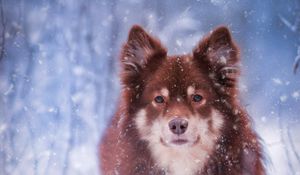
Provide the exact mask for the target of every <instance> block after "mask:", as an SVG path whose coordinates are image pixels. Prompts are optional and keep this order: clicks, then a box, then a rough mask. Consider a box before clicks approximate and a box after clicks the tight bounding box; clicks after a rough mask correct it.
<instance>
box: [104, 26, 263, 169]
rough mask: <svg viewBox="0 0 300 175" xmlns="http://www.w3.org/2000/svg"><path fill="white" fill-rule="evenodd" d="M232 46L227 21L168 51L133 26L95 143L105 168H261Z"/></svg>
mask: <svg viewBox="0 0 300 175" xmlns="http://www.w3.org/2000/svg"><path fill="white" fill-rule="evenodd" d="M238 62H239V50H238V48H237V47H236V45H235V43H234V42H233V40H232V38H231V35H230V32H229V31H228V29H227V28H226V27H219V28H217V29H216V30H214V31H213V32H212V33H211V34H209V35H208V36H207V37H206V38H204V39H203V40H202V41H201V42H200V43H199V44H198V45H197V47H196V48H195V49H194V51H193V53H192V54H190V55H176V56H168V55H167V50H166V49H165V48H164V47H163V46H162V45H161V43H160V42H159V41H158V40H157V39H155V38H153V37H151V36H150V35H149V34H147V33H146V32H145V31H144V30H143V29H142V28H141V27H139V26H133V27H132V29H131V30H130V33H129V37H128V41H127V43H126V44H125V45H124V47H123V51H122V56H121V65H122V72H121V80H122V85H123V86H124V87H123V89H122V97H121V100H120V103H119V107H118V111H117V113H116V115H115V116H114V118H113V119H112V121H111V124H110V125H109V127H108V128H107V132H106V133H105V135H104V137H103V139H102V142H101V145H100V160H101V161H100V164H101V171H102V173H103V174H104V175H118V174H121V175H133V174H136V175H141V174H153V175H154V174H172V175H196V174H199V175H206V174H207V175H208V174H209V175H241V174H243V175H263V174H265V171H264V167H263V163H262V153H261V152H262V151H261V146H260V144H259V141H258V139H257V136H256V134H255V133H254V132H253V131H252V129H251V123H250V121H249V116H248V115H247V113H246V111H245V110H244V109H243V108H242V107H241V105H240V104H239V100H238V97H237V95H238V94H237V78H238V76H239V68H238V65H237V64H238Z"/></svg>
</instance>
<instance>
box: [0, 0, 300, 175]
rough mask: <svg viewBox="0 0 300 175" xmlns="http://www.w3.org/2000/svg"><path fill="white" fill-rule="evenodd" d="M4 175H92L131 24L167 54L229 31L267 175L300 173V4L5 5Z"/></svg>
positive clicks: (0, 2) (22, 1)
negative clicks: (297, 66) (299, 61)
mask: <svg viewBox="0 0 300 175" xmlns="http://www.w3.org/2000/svg"><path fill="white" fill-rule="evenodd" d="M0 6H1V9H0V10H1V13H0V174H1V175H20V174H26V175H31V174H32V175H48V174H49V175H60V174H62V175H65V174H72V175H81V174H82V175H86V174H89V175H96V174H98V172H99V170H98V157H97V144H98V143H99V139H100V137H101V134H102V133H103V130H104V129H105V127H106V125H107V122H108V121H109V119H110V117H111V115H112V114H113V112H114V110H115V105H116V104H115V103H116V101H117V100H118V98H119V97H118V95H119V91H120V84H119V79H118V71H119V62H118V57H119V52H120V48H121V45H122V43H123V42H124V41H125V40H126V38H127V34H128V30H129V29H130V27H131V26H132V25H133V24H140V25H142V26H143V27H145V29H146V30H147V31H149V32H151V33H152V34H153V35H154V36H157V37H159V38H160V39H161V41H162V42H163V43H164V45H165V46H166V47H167V48H168V50H169V52H168V54H170V55H171V54H182V53H188V52H191V50H192V48H193V47H194V46H195V44H196V43H197V42H198V41H199V40H200V39H201V38H202V37H203V36H204V35H205V34H207V33H208V32H209V31H211V30H212V29H213V28H215V27H216V26H219V25H226V26H228V27H229V28H230V30H231V31H232V34H233V37H234V39H235V40H236V42H237V43H238V45H239V46H240V48H241V56H242V76H241V79H240V91H241V101H242V103H243V104H244V105H245V106H246V107H247V110H248V112H249V113H250V115H251V116H252V118H253V122H254V127H255V129H256V131H257V132H258V133H259V135H260V136H261V138H262V141H263V144H264V149H265V153H266V159H267V169H268V172H269V174H272V175H274V174H275V175H276V174H278V175H282V174H300V157H299V154H300V135H299V132H300V128H299V125H300V122H299V117H300V70H298V73H296V74H294V73H293V64H294V60H295V58H296V57H297V50H298V57H300V13H299V11H300V8H299V7H300V2H299V0H276V1H275V0H266V1H261V0H248V1H244V0H231V1H223V0H193V1H183V0H176V1H175V0H165V1H160V0H152V1H146V0H141V1H139V0H51V1H50V0H49V1H46V0H0Z"/></svg>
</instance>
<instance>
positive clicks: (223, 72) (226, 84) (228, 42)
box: [193, 27, 239, 90]
mask: <svg viewBox="0 0 300 175" xmlns="http://www.w3.org/2000/svg"><path fill="white" fill-rule="evenodd" d="M193 55H194V58H196V59H197V61H198V62H199V66H202V68H203V69H207V70H208V72H209V75H210V78H212V80H213V82H214V84H215V85H216V86H219V87H221V89H222V90H226V89H225V88H232V87H235V85H236V80H237V78H238V75H239V67H238V62H239V50H238V48H237V46H236V45H235V44H234V42H233V40H232V37H231V34H230V32H229V30H228V28H226V27H218V28H217V29H215V30H214V31H213V32H211V34H210V35H208V36H207V37H205V38H204V39H203V40H202V41H200V42H199V44H198V46H197V47H196V48H195V49H194V51H193Z"/></svg>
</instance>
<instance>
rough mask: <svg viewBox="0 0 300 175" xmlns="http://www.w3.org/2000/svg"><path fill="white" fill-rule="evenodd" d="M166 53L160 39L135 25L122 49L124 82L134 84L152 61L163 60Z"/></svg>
mask: <svg viewBox="0 0 300 175" xmlns="http://www.w3.org/2000/svg"><path fill="white" fill-rule="evenodd" d="M166 54H167V51H166V49H165V48H164V47H163V46H162V45H161V43H160V41H159V40H157V39H155V38H153V37H151V36H150V35H149V34H148V33H147V32H145V31H144V29H143V28H142V27H140V26H138V25H134V26H133V27H132V28H131V29H130V32H129V36H128V40H127V42H126V43H125V45H124V46H123V50H122V56H121V64H122V66H123V70H122V81H123V83H124V84H125V85H128V86H130V85H131V84H133V82H134V81H137V80H138V77H139V75H140V74H141V72H142V71H143V70H145V69H147V67H149V66H150V63H151V62H156V61H159V60H162V58H164V57H166ZM152 67H153V66H152Z"/></svg>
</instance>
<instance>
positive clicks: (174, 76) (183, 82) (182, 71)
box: [152, 55, 207, 94]
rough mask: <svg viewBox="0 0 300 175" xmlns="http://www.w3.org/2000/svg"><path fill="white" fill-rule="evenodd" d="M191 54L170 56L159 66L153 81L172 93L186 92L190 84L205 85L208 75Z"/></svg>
mask: <svg viewBox="0 0 300 175" xmlns="http://www.w3.org/2000/svg"><path fill="white" fill-rule="evenodd" d="M199 69H200V68H199V66H198V65H197V62H196V61H195V60H194V59H193V57H192V56H191V55H180V56H168V57H167V59H165V60H164V62H163V63H162V64H161V65H160V66H159V67H158V70H157V71H156V73H155V76H154V78H153V79H152V82H153V83H154V84H155V85H157V86H158V87H165V88H167V89H168V90H169V91H170V94H178V93H180V94H185V93H186V92H187V88H188V87H190V86H194V87H197V86H204V85H206V84H207V82H206V76H205V74H203V73H202V71H200V70H199Z"/></svg>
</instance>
